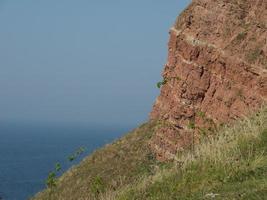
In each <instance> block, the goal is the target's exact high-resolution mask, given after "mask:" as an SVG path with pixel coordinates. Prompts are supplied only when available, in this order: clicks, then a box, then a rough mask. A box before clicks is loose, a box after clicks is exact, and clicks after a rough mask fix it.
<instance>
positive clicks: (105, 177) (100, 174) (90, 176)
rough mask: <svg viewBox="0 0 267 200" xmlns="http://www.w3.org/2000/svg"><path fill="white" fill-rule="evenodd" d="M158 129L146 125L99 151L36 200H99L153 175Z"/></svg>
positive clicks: (150, 123) (153, 123) (151, 124)
mask: <svg viewBox="0 0 267 200" xmlns="http://www.w3.org/2000/svg"><path fill="white" fill-rule="evenodd" d="M155 125H156V123H155V122H149V123H146V124H144V125H142V126H140V127H139V128H137V129H135V130H134V131H132V132H131V133H129V134H128V135H126V136H124V137H123V138H121V139H120V140H118V141H116V142H114V143H113V144H109V145H106V146H105V147H103V148H101V149H99V150H97V151H96V152H94V153H93V154H92V155H90V156H89V157H88V158H86V159H85V160H83V161H82V162H81V163H80V164H79V165H78V166H75V167H73V168H72V169H71V170H69V171H68V172H66V173H65V174H64V175H63V176H62V177H61V178H60V179H59V180H58V181H57V186H56V188H55V189H53V191H51V190H45V191H43V192H41V193H39V194H37V195H36V196H35V197H34V198H33V199H36V200H49V199H51V200H52V199H53V200H60V199H63V200H72V199H73V200H78V199H82V200H85V199H99V198H101V193H104V192H106V191H113V190H114V189H118V188H120V187H122V186H123V185H125V184H129V183H131V182H133V180H136V177H138V176H139V174H142V175H143V174H149V173H150V171H151V170H152V166H153V164H154V163H155V159H154V158H153V156H152V155H151V154H150V152H149V148H148V141H149V139H150V137H151V136H152V133H153V129H154V127H155ZM107 193H109V192H107ZM103 198H104V199H106V198H107V197H103Z"/></svg>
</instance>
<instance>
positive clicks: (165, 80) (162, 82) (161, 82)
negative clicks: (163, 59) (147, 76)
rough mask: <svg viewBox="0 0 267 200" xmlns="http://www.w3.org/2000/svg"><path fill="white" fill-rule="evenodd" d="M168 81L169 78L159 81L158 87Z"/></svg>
mask: <svg viewBox="0 0 267 200" xmlns="http://www.w3.org/2000/svg"><path fill="white" fill-rule="evenodd" d="M166 83H167V79H163V81H160V82H158V83H157V87H158V88H161V86H163V85H165V84H166Z"/></svg>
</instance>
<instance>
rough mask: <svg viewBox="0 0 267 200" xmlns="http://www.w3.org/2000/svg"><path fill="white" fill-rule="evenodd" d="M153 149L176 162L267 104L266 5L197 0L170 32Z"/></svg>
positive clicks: (261, 0)
mask: <svg viewBox="0 0 267 200" xmlns="http://www.w3.org/2000/svg"><path fill="white" fill-rule="evenodd" d="M168 54H169V55H168V61H167V64H166V65H165V69H164V71H163V74H162V75H163V78H164V80H165V81H164V83H165V84H164V85H163V86H162V88H161V93H160V96H159V97H158V98H157V100H156V102H155V105H154V107H153V110H152V112H151V119H157V120H160V122H161V126H159V128H158V130H157V133H156V134H155V136H154V137H153V138H152V141H151V149H152V150H153V151H154V152H155V153H156V155H157V157H158V159H161V160H166V159H172V158H173V156H174V155H175V154H176V153H177V151H180V150H183V149H184V148H188V147H190V146H192V145H193V144H194V143H195V142H197V140H198V138H199V137H201V135H202V134H209V132H212V130H214V129H216V127H218V125H220V124H222V123H230V122H231V121H233V120H235V119H237V118H240V117H243V116H245V115H247V114H248V113H249V112H250V111H252V110H257V109H259V107H261V105H262V104H264V103H265V102H266V101H267V1H266V0H196V1H193V2H192V3H191V5H190V6H189V7H188V8H187V9H186V10H185V11H184V12H183V13H182V14H181V15H180V16H179V17H178V19H177V21H176V23H175V25H174V26H173V27H172V28H171V29H170V41H169V53H168Z"/></svg>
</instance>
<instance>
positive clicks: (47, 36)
mask: <svg viewBox="0 0 267 200" xmlns="http://www.w3.org/2000/svg"><path fill="white" fill-rule="evenodd" d="M190 2H191V1H190V0H168V1H162V0H134V1H133V0H112V1H110V0H45V1H44V0H12V1H8V0H0V26H1V28H0V121H1V122H16V123H17V122H30V123H73V124H98V125H99V124H101V125H123V124H125V125H135V124H138V123H141V122H142V121H145V120H146V119H147V118H148V114H149V112H150V110H151V108H152V104H153V102H154V100H155V98H156V96H157V95H158V93H159V90H158V89H157V87H156V82H157V81H159V80H161V76H160V74H161V71H162V69H163V65H164V63H165V62H166V54H167V42H168V36H169V35H168V30H169V28H170V27H171V25H172V24H173V23H174V21H175V18H176V16H177V15H178V14H179V13H180V12H181V11H182V9H184V8H185V7H186V5H188V4H189V3H190Z"/></svg>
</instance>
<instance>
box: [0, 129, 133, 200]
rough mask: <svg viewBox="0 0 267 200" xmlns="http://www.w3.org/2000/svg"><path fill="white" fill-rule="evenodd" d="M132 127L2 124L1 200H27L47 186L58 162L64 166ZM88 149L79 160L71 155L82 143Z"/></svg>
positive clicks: (0, 132) (0, 141) (0, 160)
mask: <svg viewBox="0 0 267 200" xmlns="http://www.w3.org/2000/svg"><path fill="white" fill-rule="evenodd" d="M128 130H129V127H128V128H127V127H124V128H121V127H120V128H118V127H116V128H111V127H85V126H70V125H64V126H63V125H61V126H60V125H58V126H55V125H30V124H19V125H18V124H0V200H26V199H28V198H29V197H31V196H32V195H34V194H35V193H36V192H38V191H40V190H42V189H43V188H44V187H45V179H46V177H47V175H48V173H49V171H51V170H53V168H54V166H55V163H57V162H60V163H61V165H63V170H66V169H68V168H69V167H71V166H72V165H73V164H77V163H78V162H79V161H80V160H81V159H82V158H84V157H85V156H86V155H88V154H89V153H91V152H92V151H93V150H95V149H96V148H98V147H101V146H103V145H104V144H105V143H109V142H111V141H113V140H114V139H116V138H118V137H120V136H121V135H122V134H123V133H125V132H126V131H128ZM81 146H83V147H85V148H86V152H85V153H84V154H83V155H82V156H81V157H80V158H79V159H77V160H76V161H74V162H71V163H70V162H69V161H68V159H67V158H68V156H69V155H71V154H72V153H73V152H75V150H77V149H78V148H79V147H81Z"/></svg>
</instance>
